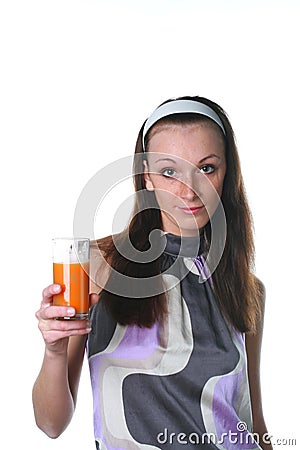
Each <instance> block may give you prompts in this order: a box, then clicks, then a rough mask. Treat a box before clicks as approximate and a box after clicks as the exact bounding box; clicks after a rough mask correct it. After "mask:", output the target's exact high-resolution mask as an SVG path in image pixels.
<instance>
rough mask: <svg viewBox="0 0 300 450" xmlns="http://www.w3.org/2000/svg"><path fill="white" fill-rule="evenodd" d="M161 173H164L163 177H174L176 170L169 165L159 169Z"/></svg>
mask: <svg viewBox="0 0 300 450" xmlns="http://www.w3.org/2000/svg"><path fill="white" fill-rule="evenodd" d="M161 174H162V175H164V176H165V177H174V176H175V174H176V171H175V170H174V169H171V168H170V167H168V168H166V169H163V170H162V171H161Z"/></svg>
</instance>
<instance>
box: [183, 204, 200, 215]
mask: <svg viewBox="0 0 300 450" xmlns="http://www.w3.org/2000/svg"><path fill="white" fill-rule="evenodd" d="M179 209H180V211H182V212H183V213H184V214H193V215H196V214H198V213H200V212H201V211H202V210H203V209H204V205H202V206H190V207H188V208H179Z"/></svg>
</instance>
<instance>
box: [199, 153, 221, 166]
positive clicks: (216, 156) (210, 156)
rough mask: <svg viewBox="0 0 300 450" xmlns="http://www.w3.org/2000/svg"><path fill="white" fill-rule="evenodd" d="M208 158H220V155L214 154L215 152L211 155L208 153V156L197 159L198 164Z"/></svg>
mask: <svg viewBox="0 0 300 450" xmlns="http://www.w3.org/2000/svg"><path fill="white" fill-rule="evenodd" d="M209 158H217V159H221V156H219V155H216V154H215V153H212V154H211V155H208V156H205V157H204V158H202V159H201V160H200V161H199V164H200V163H203V161H205V160H206V159H209Z"/></svg>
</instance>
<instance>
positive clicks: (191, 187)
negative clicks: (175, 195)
mask: <svg viewBox="0 0 300 450" xmlns="http://www.w3.org/2000/svg"><path fill="white" fill-rule="evenodd" d="M179 195H180V197H181V198H183V199H186V200H194V199H195V198H197V197H198V194H197V189H196V186H195V183H194V180H192V179H191V178H185V179H184V180H180V182H179Z"/></svg>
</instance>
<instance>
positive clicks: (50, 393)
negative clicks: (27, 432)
mask: <svg viewBox="0 0 300 450" xmlns="http://www.w3.org/2000/svg"><path fill="white" fill-rule="evenodd" d="M90 262H91V264H90V304H91V305H92V304H95V303H97V301H98V294H99V291H101V288H102V287H103V286H104V284H105V282H106V280H107V278H108V273H107V267H104V264H103V259H101V258H100V254H99V249H98V246H97V244H96V243H94V244H93V245H92V246H91V261H90ZM57 293H58V291H55V285H51V286H49V287H48V288H46V289H45V290H44V291H43V300H42V303H41V307H40V309H39V311H38V312H37V313H36V317H37V319H38V320H39V329H40V331H41V333H42V335H43V338H44V341H45V353H44V359H43V363H42V367H41V370H40V373H39V375H38V377H37V380H36V382H35V384H34V387H33V407H34V413H35V419H36V423H37V425H38V427H39V428H41V430H43V431H44V432H45V433H46V434H47V435H48V436H49V437H51V438H56V437H58V436H59V435H60V434H61V433H62V432H63V431H64V430H65V428H66V427H67V426H68V424H69V422H70V420H71V418H72V416H73V413H74V410H75V405H76V399H77V392H78V386H79V380H80V375H81V369H82V363H83V357H84V351H85V344H86V336H87V334H88V333H89V332H90V323H89V321H86V320H74V321H68V320H55V317H66V316H68V315H70V316H72V315H74V313H75V311H74V310H73V311H72V312H70V313H68V308H67V307H58V306H53V295H54V294H57Z"/></svg>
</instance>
